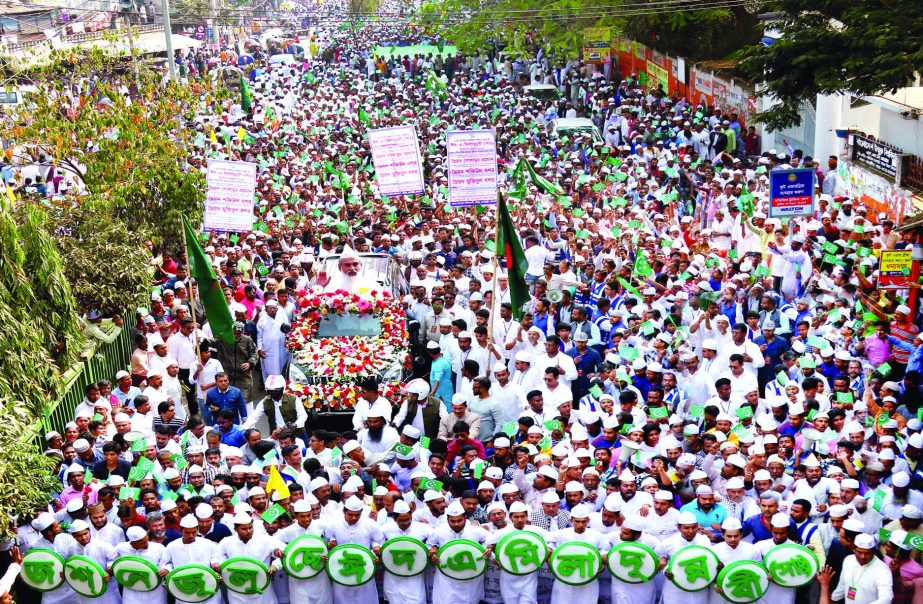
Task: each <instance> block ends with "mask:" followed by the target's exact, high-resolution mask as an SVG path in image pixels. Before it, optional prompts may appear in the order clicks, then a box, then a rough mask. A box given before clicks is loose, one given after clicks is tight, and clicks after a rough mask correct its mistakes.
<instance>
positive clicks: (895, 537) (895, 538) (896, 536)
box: [888, 529, 911, 551]
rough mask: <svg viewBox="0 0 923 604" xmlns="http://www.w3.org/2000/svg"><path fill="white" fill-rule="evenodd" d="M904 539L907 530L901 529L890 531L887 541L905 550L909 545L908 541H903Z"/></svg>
mask: <svg viewBox="0 0 923 604" xmlns="http://www.w3.org/2000/svg"><path fill="white" fill-rule="evenodd" d="M905 539H907V531H905V530H903V529H898V530H896V531H891V536H890V537H888V541H890V542H891V543H893V544H894V545H896V546H897V547H898V548H900V549H902V550H905V551H906V550H909V549H910V547H911V546H910V544H909V543H904V540H905Z"/></svg>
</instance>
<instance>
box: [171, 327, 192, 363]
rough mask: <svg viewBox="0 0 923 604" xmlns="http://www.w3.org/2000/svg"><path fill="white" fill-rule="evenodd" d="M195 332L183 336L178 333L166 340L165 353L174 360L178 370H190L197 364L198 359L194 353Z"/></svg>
mask: <svg viewBox="0 0 923 604" xmlns="http://www.w3.org/2000/svg"><path fill="white" fill-rule="evenodd" d="M196 335H197V332H196V331H193V332H192V333H191V334H189V335H188V336H187V335H184V334H183V333H182V332H180V331H178V332H176V333H175V334H173V335H172V336H170V339H169V340H167V351H168V352H169V354H170V356H171V357H173V358H174V359H176V362H177V363H178V364H179V368H180V369H192V368H193V367H195V366H196V364H197V363H198V360H199V359H198V357H197V356H196V353H195V338H194V337H193V336H196Z"/></svg>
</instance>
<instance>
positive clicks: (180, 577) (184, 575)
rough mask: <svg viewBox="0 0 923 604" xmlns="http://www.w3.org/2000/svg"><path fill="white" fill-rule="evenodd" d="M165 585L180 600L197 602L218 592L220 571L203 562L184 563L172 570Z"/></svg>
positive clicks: (190, 602)
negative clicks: (217, 571)
mask: <svg viewBox="0 0 923 604" xmlns="http://www.w3.org/2000/svg"><path fill="white" fill-rule="evenodd" d="M164 585H165V586H166V588H167V591H168V592H170V595H172V596H173V597H174V598H176V600H177V601H178V602H188V603H189V604H196V603H197V602H204V601H205V600H208V599H211V597H212V596H214V595H215V594H216V593H218V573H216V572H215V571H214V570H212V569H211V568H210V567H208V566H205V565H202V564H184V565H182V566H177V567H176V568H174V569H173V570H172V571H170V574H168V575H167V577H166V579H164Z"/></svg>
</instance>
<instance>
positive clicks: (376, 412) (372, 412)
mask: <svg viewBox="0 0 923 604" xmlns="http://www.w3.org/2000/svg"><path fill="white" fill-rule="evenodd" d="M384 416H385V414H384V412H383V411H382V410H381V407H380V406H378V405H372V408H371V409H369V412H368V414H366V416H365V417H366V418H367V419H370V418H373V417H384Z"/></svg>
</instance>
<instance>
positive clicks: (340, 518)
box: [324, 496, 384, 604]
mask: <svg viewBox="0 0 923 604" xmlns="http://www.w3.org/2000/svg"><path fill="white" fill-rule="evenodd" d="M364 512H365V504H364V503H363V502H362V500H361V499H359V498H358V497H355V496H354V497H350V498H349V499H347V500H346V501H345V502H344V504H343V511H342V512H341V513H339V514H334V515H333V518H332V519H331V520H330V522H329V523H328V524H327V525H326V526H325V527H324V538H326V539H327V540H328V542H329V543H328V546H329V547H330V549H333V548H334V547H336V546H337V545H345V544H347V543H352V544H355V545H361V546H363V547H366V548H368V549H370V550H372V551H373V552H375V555H376V556H377V555H379V551H380V548H381V544H382V542H383V541H384V537H383V536H382V534H381V529H380V528H379V527H378V525H377V524H376V523H375V521H374V520H372V519H370V518H368V517H367V516H365V515H364ZM377 601H378V588H377V587H376V585H375V581H369V582H368V583H366V584H365V585H359V586H355V587H352V586H346V585H340V584H338V583H335V584H334V585H333V602H334V604H358V603H360V602H377Z"/></svg>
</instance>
